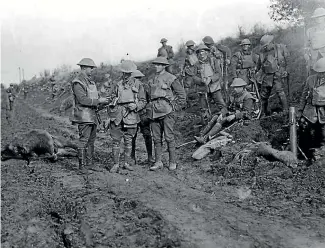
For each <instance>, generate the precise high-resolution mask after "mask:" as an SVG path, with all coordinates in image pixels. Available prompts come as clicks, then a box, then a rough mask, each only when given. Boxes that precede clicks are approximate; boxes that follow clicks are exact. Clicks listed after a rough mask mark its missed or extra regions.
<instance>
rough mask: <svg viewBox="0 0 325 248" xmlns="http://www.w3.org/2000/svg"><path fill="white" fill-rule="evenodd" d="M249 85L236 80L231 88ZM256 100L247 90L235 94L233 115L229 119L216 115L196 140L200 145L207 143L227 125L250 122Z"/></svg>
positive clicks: (231, 101)
mask: <svg viewBox="0 0 325 248" xmlns="http://www.w3.org/2000/svg"><path fill="white" fill-rule="evenodd" d="M246 85H247V83H246V82H245V81H244V80H243V79H241V78H235V79H234V80H233V83H232V84H231V87H245V86H246ZM255 100H256V99H255V98H254V97H253V96H252V95H251V93H249V92H248V91H247V90H246V89H245V88H243V90H242V91H241V92H240V93H235V94H233V95H232V96H231V97H230V106H229V109H230V111H231V112H232V113H233V114H232V115H229V116H227V117H223V118H222V119H220V118H219V115H215V116H213V117H212V119H211V120H210V121H209V123H208V124H207V125H206V127H205V128H204V129H203V130H202V131H201V132H200V136H199V137H195V139H196V140H197V141H198V142H199V143H205V142H206V141H207V140H208V139H209V137H211V136H213V135H215V134H217V133H218V132H220V131H221V129H222V128H224V127H225V125H227V124H229V123H231V122H232V121H234V120H241V119H244V120H250V119H251V118H252V113H253V110H254V101H255Z"/></svg>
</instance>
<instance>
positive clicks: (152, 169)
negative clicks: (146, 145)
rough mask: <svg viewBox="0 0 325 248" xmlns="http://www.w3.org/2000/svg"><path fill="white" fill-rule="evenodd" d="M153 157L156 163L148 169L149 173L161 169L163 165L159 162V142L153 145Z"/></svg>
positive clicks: (160, 150)
mask: <svg viewBox="0 0 325 248" xmlns="http://www.w3.org/2000/svg"><path fill="white" fill-rule="evenodd" d="M155 156H156V162H155V164H154V165H153V166H151V167H150V170H151V171H155V170H158V169H160V168H163V167H164V165H163V163H162V161H161V156H162V145H161V142H157V143H155Z"/></svg>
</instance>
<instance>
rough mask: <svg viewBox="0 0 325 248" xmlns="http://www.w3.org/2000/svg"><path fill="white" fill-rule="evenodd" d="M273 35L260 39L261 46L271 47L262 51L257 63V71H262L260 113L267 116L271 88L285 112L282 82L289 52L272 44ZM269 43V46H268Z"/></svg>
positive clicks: (285, 100) (285, 74) (282, 46)
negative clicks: (273, 89)
mask: <svg viewBox="0 0 325 248" xmlns="http://www.w3.org/2000/svg"><path fill="white" fill-rule="evenodd" d="M273 38H274V37H273V35H264V36H263V37H262V38H261V46H262V47H264V46H270V45H272V46H271V48H270V49H268V50H266V51H265V50H263V51H262V52H261V53H260V54H259V58H258V62H257V70H259V69H262V73H263V75H262V86H261V99H262V107H263V109H262V111H263V112H264V113H265V114H268V113H269V111H268V100H269V97H270V95H271V91H272V88H273V87H275V91H276V93H277V95H278V97H279V99H280V102H281V104H282V109H283V110H284V111H287V109H288V103H287V97H286V94H285V92H284V89H283V83H284V80H286V79H287V77H288V73H287V70H286V67H287V61H288V57H289V52H288V50H287V48H286V46H285V45H283V44H272V43H271V42H272V41H273ZM270 43H271V44H270Z"/></svg>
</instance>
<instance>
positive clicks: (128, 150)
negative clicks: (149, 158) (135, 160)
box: [123, 146, 134, 171]
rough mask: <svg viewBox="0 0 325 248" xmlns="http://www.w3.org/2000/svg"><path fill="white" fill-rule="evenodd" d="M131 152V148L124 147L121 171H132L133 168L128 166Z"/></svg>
mask: <svg viewBox="0 0 325 248" xmlns="http://www.w3.org/2000/svg"><path fill="white" fill-rule="evenodd" d="M131 150H132V146H126V147H125V148H124V165H123V169H127V170H129V171H133V170H134V169H133V167H132V166H131V164H130V161H131Z"/></svg>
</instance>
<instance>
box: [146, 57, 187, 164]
mask: <svg viewBox="0 0 325 248" xmlns="http://www.w3.org/2000/svg"><path fill="white" fill-rule="evenodd" d="M152 63H153V64H154V65H155V67H156V75H155V77H154V79H150V80H149V96H150V103H149V106H148V110H149V111H148V113H149V118H150V119H151V124H150V127H151V130H152V136H153V141H154V146H155V164H154V165H153V166H152V167H151V168H150V170H157V169H159V168H162V167H163V163H162V161H161V157H162V137H163V135H164V136H165V140H166V142H167V147H168V152H169V170H175V169H176V150H175V148H176V147H175V137H174V124H175V119H174V112H175V111H178V110H180V109H182V107H183V106H184V105H185V101H186V95H185V90H184V88H183V87H182V85H181V84H180V82H179V81H178V80H177V78H176V77H175V76H174V75H172V74H170V73H169V72H167V71H166V70H165V68H166V66H168V65H169V62H168V61H167V59H166V58H164V57H158V58H156V59H155V60H154V61H153V62H152Z"/></svg>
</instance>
